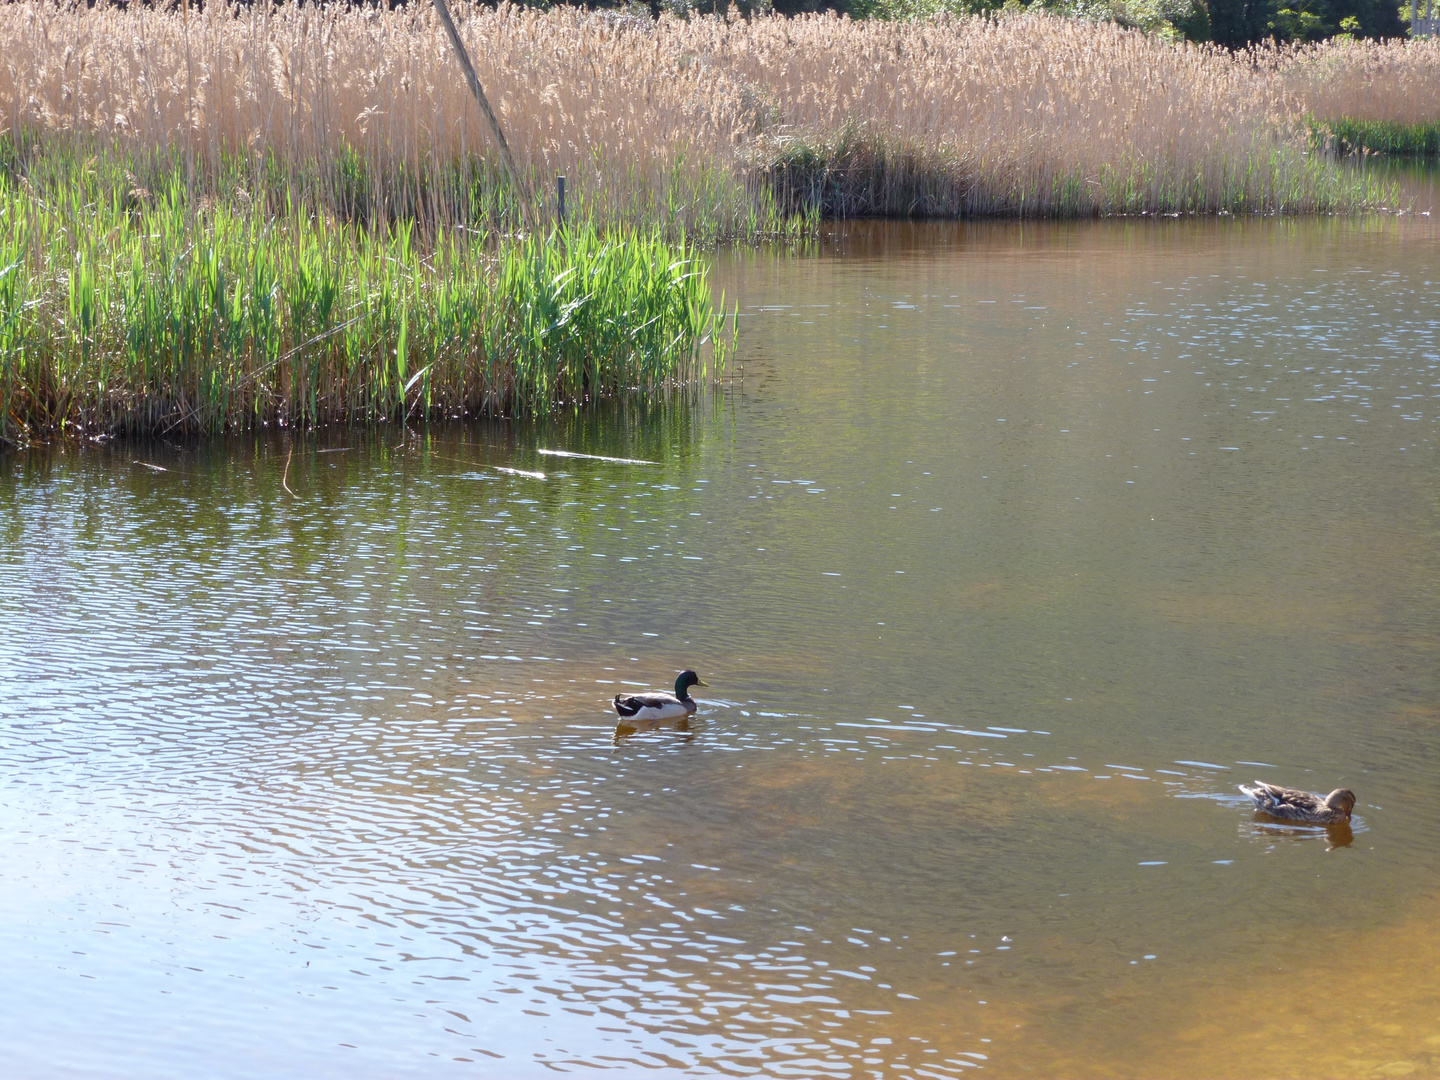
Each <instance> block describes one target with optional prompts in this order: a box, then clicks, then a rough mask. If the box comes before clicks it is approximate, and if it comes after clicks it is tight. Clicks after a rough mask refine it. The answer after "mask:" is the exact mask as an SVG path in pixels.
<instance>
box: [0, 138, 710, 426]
mask: <svg viewBox="0 0 1440 1080" xmlns="http://www.w3.org/2000/svg"><path fill="white" fill-rule="evenodd" d="M130 164H132V163H130V162H123V161H122V162H114V161H111V160H108V159H106V158H104V157H101V156H92V157H89V158H85V159H83V160H82V159H78V158H76V159H71V160H70V161H69V162H68V166H67V165H66V163H61V162H56V161H54V160H46V161H45V163H44V167H43V168H37V169H35V170H34V171H33V173H31V174H26V175H21V176H20V177H18V178H17V177H16V176H15V175H14V174H13V173H7V172H4V171H0V410H3V411H0V418H3V423H4V430H3V432H0V434H4V435H5V436H6V437H8V438H10V439H12V440H16V441H19V440H23V439H26V438H34V437H37V436H41V435H44V434H47V433H51V432H55V431H60V430H67V429H68V430H71V431H79V432H92V433H93V432H97V431H101V432H115V431H143V432H152V433H153V432H215V431H220V430H224V429H227V428H240V427H247V426H258V425H270V424H275V425H290V426H295V425H300V426H305V425H314V424H321V423H326V422H330V421H338V420H352V421H353V420H357V419H358V420H381V419H402V418H404V417H415V416H421V417H429V416H442V415H443V416H455V415H462V414H490V415H495V414H514V413H533V412H543V411H545V410H547V409H550V408H552V407H553V406H555V405H558V404H566V403H571V402H577V401H584V400H589V399H595V398H600V397H605V396H613V395H618V394H624V393H637V394H640V395H652V394H656V393H663V392H666V391H669V390H673V389H676V388H678V387H682V386H691V385H694V384H695V383H697V382H698V381H700V380H703V379H705V378H706V377H708V376H711V375H714V374H715V373H716V372H717V370H718V368H719V366H722V365H723V363H724V359H725V343H726V340H727V336H726V333H727V332H726V321H725V319H724V317H723V316H722V315H720V314H717V312H716V310H715V308H714V307H713V305H712V302H711V298H710V294H709V289H708V286H707V285H706V283H705V279H704V267H703V264H702V263H701V262H700V261H699V260H698V259H697V258H696V256H695V254H694V252H693V251H692V249H691V248H690V247H689V246H688V245H686V244H685V243H684V242H683V241H678V242H677V241H667V240H664V239H663V238H661V237H660V236H659V235H658V234H657V233H655V232H653V231H651V232H627V231H623V230H622V231H617V232H612V233H611V234H609V235H602V234H601V233H600V232H598V231H597V230H596V229H595V228H593V227H592V226H580V227H577V228H575V229H572V230H571V231H569V232H568V233H567V234H566V235H565V236H564V237H541V236H530V237H524V238H519V239H506V238H501V239H499V240H495V239H494V238H491V237H487V236H485V235H482V234H477V233H475V232H474V231H472V230H468V229H464V228H453V227H452V228H441V229H435V230H434V231H432V232H431V233H429V234H427V235H422V234H421V232H420V230H419V228H418V226H417V225H416V223H415V222H413V221H398V222H394V223H392V224H388V225H384V226H381V225H371V226H369V227H362V226H359V225H356V224H353V223H348V222H345V221H340V220H336V219H327V218H326V217H324V216H320V215H316V214H313V213H310V212H308V211H305V210H304V209H299V208H297V206H296V204H294V203H292V204H291V206H290V208H289V209H288V210H287V211H286V212H282V213H277V212H275V210H274V209H273V208H272V207H269V206H267V205H265V201H264V200H261V199H255V198H251V197H249V196H248V195H247V194H246V193H245V192H244V191H243V189H242V190H238V191H237V192H235V193H233V194H232V195H231V196H230V197H229V198H225V199H212V198H200V199H197V198H194V197H192V193H191V192H190V191H189V190H188V189H187V186H186V181H185V175H184V169H183V167H181V166H179V165H177V166H176V167H174V168H173V169H172V170H171V171H170V173H169V174H168V176H167V175H164V174H159V175H158V177H157V181H153V182H155V186H154V187H152V188H146V189H140V188H137V187H136V186H134V182H133V181H134V173H133V171H132V170H131V169H130V168H129V167H128V166H129V165H130ZM156 168H157V166H156V165H155V163H153V162H152V163H151V171H152V173H154V171H155V169H156ZM707 342H708V343H709V344H708V345H707Z"/></svg>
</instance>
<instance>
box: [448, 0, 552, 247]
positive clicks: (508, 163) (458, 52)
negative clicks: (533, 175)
mask: <svg viewBox="0 0 1440 1080" xmlns="http://www.w3.org/2000/svg"><path fill="white" fill-rule="evenodd" d="M435 10H436V11H438V12H439V13H440V22H441V23H442V24H444V26H445V33H446V34H447V35H449V37H450V44H451V45H453V46H454V47H455V57H456V59H458V60H459V61H460V67H461V68H462V69H463V70H464V72H465V81H466V82H467V83H469V84H470V92H471V93H472V94H474V95H475V101H476V103H477V104H478V105H479V106H480V111H481V112H482V113H484V114H485V119H486V120H487V121H488V122H489V124H490V134H491V135H494V136H495V142H496V144H497V145H499V147H500V160H501V162H502V163H503V164H504V165H505V171H506V172H508V173H509V174H510V182H511V183H512V184H514V185H515V190H516V192H518V193H519V196H520V215H521V217H523V218H524V219H525V228H526V230H527V231H528V232H529V233H530V234H531V235H532V236H533V235H536V234H537V230H536V228H535V219H534V215H533V213H532V211H531V208H530V193H529V191H528V190H527V189H526V187H525V185H524V183H523V182H522V181H521V180H520V170H519V169H518V168H516V166H515V156H514V155H513V154H511V153H510V144H509V143H508V142H506V141H505V132H504V131H502V130H501V129H500V120H499V118H497V117H496V115H495V110H494V109H492V108H490V99H489V98H487V97H486V96H485V91H484V90H482V89H481V88H480V78H479V76H477V75H476V74H475V65H473V64H472V63H470V54H469V53H468V52H466V51H465V43H464V42H463V41H461V40H460V31H458V30H456V29H455V21H454V20H453V19H451V18H450V8H449V7H448V6H446V4H445V0H435Z"/></svg>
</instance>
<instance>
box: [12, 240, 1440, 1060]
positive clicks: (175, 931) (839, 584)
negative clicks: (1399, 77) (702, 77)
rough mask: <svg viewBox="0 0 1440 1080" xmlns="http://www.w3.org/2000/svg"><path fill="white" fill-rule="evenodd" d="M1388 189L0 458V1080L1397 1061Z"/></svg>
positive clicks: (1411, 461) (857, 260)
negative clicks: (639, 391) (1314, 797)
mask: <svg viewBox="0 0 1440 1080" xmlns="http://www.w3.org/2000/svg"><path fill="white" fill-rule="evenodd" d="M1417 217H1418V215H1417ZM1437 239H1440V236H1437V233H1436V232H1435V231H1432V230H1431V229H1430V227H1429V225H1428V224H1427V223H1426V222H1425V221H1423V220H1416V219H1408V220H1395V219H1391V220H1383V221H1381V220H1377V221H1370V222H1350V223H1337V222H1299V223H1296V222H1291V223H1265V222H1260V223H1254V222H1249V223H1247V222H1230V223H1225V222H1220V223H1214V222H1211V223H1193V222H1175V223H1148V222H1146V223H1134V222H1131V223H1105V222H1101V223H1086V224H1082V225H1068V226H1044V227H1036V226H1013V225H990V226H970V227H956V226H944V227H940V226H932V227H908V226H883V227H857V228H852V229H849V230H846V231H844V232H842V233H839V234H837V235H835V236H833V237H832V238H830V239H829V240H828V241H827V242H826V243H825V244H824V245H822V246H821V247H820V248H819V249H818V250H816V251H814V252H809V253H801V254H799V255H795V254H785V255H744V256H733V257H726V258H725V259H723V260H722V262H721V265H720V266H719V268H718V275H719V277H720V279H721V280H720V284H722V285H723V286H724V287H725V288H726V290H727V295H729V296H730V297H732V298H734V297H738V298H739V302H740V304H741V312H742V316H741V321H742V324H743V330H742V334H743V336H742V345H741V356H740V360H741V369H742V370H743V378H741V377H739V372H737V377H736V378H735V379H734V380H733V381H732V382H730V383H728V384H726V385H725V386H723V387H722V388H721V389H720V391H719V392H717V393H716V394H714V395H707V396H706V397H704V398H703V399H701V400H698V401H690V400H676V401H672V402H669V403H664V404H661V405H657V406H655V407H650V408H631V409H623V410H616V409H612V410H601V411H598V412H595V413H591V414H587V415H585V416H581V417H569V418H565V419H562V420H557V421H554V422H549V423H546V424H539V425H529V426H502V425H495V426H488V427H468V428H454V429H446V428H435V429H430V430H427V431H422V432H413V431H412V432H409V433H404V434H402V433H399V432H368V433H366V432H354V433H352V432H344V431H334V432H326V433H323V434H322V435H320V436H318V437H316V438H313V439H296V440H294V441H293V442H289V441H286V440H285V439H284V438H277V439H262V440H258V441H256V440H244V441H232V442H228V443H226V442H221V443H209V444H203V445H193V446H180V445H173V446H172V445H166V444H163V443H161V444H147V445H143V446H137V445H128V446H93V447H87V448H85V449H82V450H71V451H66V452H58V453H42V452H36V453H32V454H28V455H25V456H23V457H22V456H11V457H9V458H6V459H4V460H3V461H0V777H3V785H0V846H3V859H0V954H3V955H4V957H5V960H6V962H5V964H4V965H0V994H3V999H4V1000H5V1002H6V1003H7V1006H6V1009H5V1010H3V1011H0V1044H3V1045H4V1046H5V1047H6V1048H7V1055H8V1056H7V1066H6V1072H7V1075H10V1076H15V1077H46V1078H50V1077H95V1076H105V1077H146V1078H156V1077H172V1076H173V1077H193V1076H197V1075H206V1076H223V1077H277V1076H295V1077H307V1078H309V1077H327V1076H335V1077H342V1076H343V1077H354V1076H376V1077H379V1076H384V1077H392V1076H427V1077H428V1076H449V1075H464V1076H470V1075H478V1076H505V1077H527V1076H542V1075H550V1074H552V1073H557V1072H560V1073H570V1072H581V1073H592V1072H596V1071H599V1070H607V1071H609V1072H610V1073H611V1074H613V1075H640V1074H644V1073H650V1072H654V1071H660V1072H663V1073H665V1074H672V1073H673V1074H676V1075H694V1076H710V1075H761V1076H801V1077H831V1076H833V1077H863V1076H876V1077H894V1076H926V1077H935V1076H953V1075H961V1074H964V1073H968V1072H972V1071H975V1070H981V1071H986V1072H990V1073H993V1074H995V1075H1000V1076H1025V1075H1036V1076H1053V1075H1066V1076H1097V1077H1098V1076H1156V1075H1165V1076H1197V1077H1199V1076H1217V1075H1238V1074H1240V1073H1241V1072H1242V1071H1243V1072H1245V1073H1247V1074H1250V1073H1256V1074H1263V1075H1275V1076H1300V1075H1306V1076H1313V1075H1321V1076H1405V1075H1414V1076H1427V1075H1436V1074H1437V1073H1440V1040H1437V1038H1436V1032H1440V978H1437V976H1436V975H1435V974H1434V973H1435V971H1436V970H1437V969H1440V921H1437V918H1436V916H1437V914H1440V902H1437V891H1440V890H1437V886H1436V884H1435V883H1436V881H1437V874H1436V871H1437V869H1440V866H1437V863H1440V857H1437V851H1436V844H1435V841H1434V837H1435V835H1436V826H1437V824H1440V821H1437V817H1440V812H1437V810H1436V807H1437V805H1440V799H1437V796H1440V780H1437V775H1440V773H1437V770H1436V763H1437V750H1440V707H1437V705H1436V702H1437V701H1440V694H1437V690H1440V687H1437V681H1440V680H1437V671H1440V664H1437V660H1440V656H1437V652H1440V646H1437V637H1436V631H1437V622H1436V611H1437V603H1436V601H1437V595H1436V594H1437V587H1436V582H1437V581H1440V574H1437V571H1440V565H1437V563H1440V555H1437V550H1440V549H1437V545H1436V544H1435V537H1436V536H1437V535H1440V500H1437V497H1436V495H1435V492H1436V491H1437V490H1440V485H1437V479H1440V477H1437V469H1436V461H1435V434H1436V428H1435V423H1436V421H1435V417H1436V401H1437V397H1436V395H1437V392H1440V391H1437V386H1436V384H1437V383H1440V377H1437V369H1440V348H1437V341H1436V331H1437V313H1436V307H1435V296H1436V285H1435V282H1436V281H1437V280H1440V266H1437V259H1436V255H1435V253H1436V252H1437V251H1440V247H1437V245H1436V240H1437ZM555 449H562V450H566V451H569V452H572V453H582V454H593V455H601V456H604V457H611V458H624V459H629V460H627V461H625V462H617V461H604V460H597V459H594V458H575V457H557V456H554V455H548V454H542V453H541V452H540V451H542V450H555ZM646 462H650V463H653V464H645V463H646ZM687 666H688V667H694V668H695V669H697V670H698V671H699V672H700V674H701V675H702V676H703V677H704V678H705V680H706V682H708V683H709V684H711V685H710V689H709V690H708V691H697V696H698V697H699V698H700V700H701V702H702V704H701V707H700V710H699V713H698V714H697V716H696V717H695V719H694V721H693V723H692V725H691V727H690V729H689V730H683V731H679V730H658V731H653V732H647V733H644V734H640V735H636V736H633V737H630V738H625V739H621V740H619V741H617V740H616V739H615V738H614V737H613V732H614V717H613V714H611V713H610V712H609V711H608V699H609V698H610V697H612V696H613V695H614V694H616V693H618V692H622V691H628V690H631V689H634V688H638V687H656V688H664V687H665V686H667V685H668V683H670V682H671V681H673V679H674V674H675V672H676V671H678V670H679V669H680V668H682V667H687ZM1252 777H1259V778H1262V779H1267V780H1272V781H1276V782H1281V783H1290V784H1295V785H1300V786H1305V787H1309V788H1311V789H1319V790H1321V791H1328V790H1330V789H1331V788H1333V787H1337V786H1341V785H1345V786H1349V787H1352V788H1354V789H1355V790H1356V791H1357V792H1358V794H1359V805H1358V806H1357V810H1356V817H1355V820H1354V822H1353V823H1352V827H1351V828H1350V829H1349V830H1348V831H1346V830H1329V831H1326V830H1311V829H1284V828H1276V827H1273V826H1271V825H1267V824H1265V823H1264V822H1259V821H1256V820H1255V818H1254V817H1253V815H1252V814H1250V813H1249V812H1248V811H1247V810H1246V809H1245V807H1244V806H1243V805H1242V802H1241V800H1240V798H1239V796H1238V793H1237V792H1236V791H1235V784H1236V783H1237V782H1239V781H1244V780H1249V779H1251V778H1252Z"/></svg>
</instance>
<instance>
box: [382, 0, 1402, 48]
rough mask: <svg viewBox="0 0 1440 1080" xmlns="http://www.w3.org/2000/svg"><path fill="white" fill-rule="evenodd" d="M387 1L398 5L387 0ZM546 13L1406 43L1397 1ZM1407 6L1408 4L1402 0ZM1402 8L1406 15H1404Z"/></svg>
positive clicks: (605, 1) (791, 5)
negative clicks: (953, 19)
mask: <svg viewBox="0 0 1440 1080" xmlns="http://www.w3.org/2000/svg"><path fill="white" fill-rule="evenodd" d="M391 2H392V3H394V2H398V0H391ZM516 2H519V3H521V4H526V5H534V6H538V7H550V6H552V5H553V4H567V3H574V4H578V5H583V6H585V7H592V8H621V9H626V10H629V11H639V12H644V11H649V13H650V14H651V15H653V16H658V15H660V14H661V13H662V12H670V13H671V14H673V15H679V16H680V17H682V18H684V17H685V16H687V15H691V14H695V15H709V14H715V13H719V12H724V11H727V10H731V11H735V12H738V13H739V14H740V15H742V16H744V17H745V18H747V19H748V18H750V17H752V16H754V15H761V14H764V13H766V12H770V11H774V12H778V13H779V14H781V15H803V14H808V13H810V12H815V11H838V12H841V13H843V14H846V15H849V16H850V17H851V18H852V19H922V18H926V17H928V16H931V15H939V14H942V13H949V14H952V15H978V14H983V13H987V12H996V13H998V12H1006V11H1014V12H1021V11H1046V12H1050V13H1051V14H1055V15H1064V16H1069V17H1071V18H1077V19H1091V20H1095V21H1104V22H1114V23H1119V24H1120V25H1121V26H1130V27H1135V28H1136V29H1140V30H1144V31H1145V32H1146V33H1151V34H1159V35H1161V36H1162V37H1167V38H1171V39H1172V40H1182V39H1183V40H1189V41H1213V42H1215V44H1217V45H1223V46H1225V47H1226V48H1229V49H1243V48H1245V46H1247V45H1253V44H1255V43H1257V42H1260V41H1268V40H1272V39H1273V40H1277V41H1320V40H1322V39H1324V38H1330V37H1335V36H1336V35H1342V34H1343V35H1350V36H1353V37H1365V38H1394V37H1404V36H1405V33H1406V25H1407V24H1406V22H1405V20H1404V19H1403V18H1402V15H1401V8H1400V6H1398V5H1397V4H1396V0H516ZM1406 3H1407V4H1408V0H1406ZM1407 10H1408V9H1407Z"/></svg>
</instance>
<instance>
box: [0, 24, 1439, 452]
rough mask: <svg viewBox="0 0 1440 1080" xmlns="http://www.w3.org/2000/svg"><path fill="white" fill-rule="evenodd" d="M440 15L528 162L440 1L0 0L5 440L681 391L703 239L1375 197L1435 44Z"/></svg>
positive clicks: (706, 302) (1265, 207)
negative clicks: (561, 208) (485, 102)
mask: <svg viewBox="0 0 1440 1080" xmlns="http://www.w3.org/2000/svg"><path fill="white" fill-rule="evenodd" d="M459 15H460V20H459V21H460V32H461V35H462V37H464V38H466V39H468V40H469V41H470V42H471V43H472V48H471V52H473V53H474V55H475V60H476V68H477V71H478V75H479V78H480V80H481V81H482V82H483V83H484V84H485V85H486V86H487V87H488V88H489V93H490V95H491V97H493V99H494V100H495V107H496V112H497V114H498V116H499V118H500V121H501V123H502V124H503V125H504V127H505V129H506V130H507V131H508V133H509V135H508V138H509V142H510V143H511V145H512V146H513V147H514V149H515V152H516V154H515V156H516V158H517V159H518V162H519V170H518V180H517V178H516V177H514V176H512V175H510V174H508V173H506V172H502V171H501V170H500V168H499V166H498V163H497V160H496V159H495V157H494V154H493V153H492V149H493V148H492V147H491V145H490V141H489V140H490V136H489V134H488V132H487V129H485V128H483V127H482V126H481V119H480V116H479V110H478V109H476V107H475V103H474V101H473V100H472V99H471V98H470V96H469V92H468V90H467V88H466V87H465V85H464V83H463V81H462V80H461V79H460V78H459V76H458V71H457V69H456V66H455V63H454V60H453V58H452V55H451V53H450V50H449V45H448V43H447V41H446V39H445V37H444V35H443V32H442V30H441V28H440V26H439V23H438V21H437V19H436V18H435V16H434V13H433V12H432V11H431V10H430V9H429V8H428V7H418V8H416V7H412V8H409V9H405V10H400V11H380V10H375V9H363V10H362V9H337V8H317V7H313V6H312V7H305V6H300V5H281V6H277V7H266V6H240V7H227V6H224V5H207V6H206V7H205V8H204V10H203V11H200V12H186V11H180V10H177V11H170V12H165V11H158V10H153V9H149V8H146V7H143V6H132V7H127V8H123V9H122V8H110V7H105V8H101V7H97V8H89V9H87V8H75V7H67V6H63V5H59V4H54V3H49V2H27V3H15V4H7V5H3V6H0V52H3V53H4V55H6V56H7V57H8V58H10V60H9V62H8V63H7V64H6V65H5V66H4V68H3V69H0V108H3V115H4V117H5V129H4V131H3V132H0V226H3V227H0V439H4V440H6V441H9V442H11V443H15V442H23V441H26V440H31V439H34V438H40V437H48V436H50V435H53V434H56V433H60V432H66V431H69V432H75V433H95V432H97V431H104V432H115V431H135V432H150V433H154V432H177V431H183V432H207V431H217V430H222V429H227V428H235V427H247V426H255V425H267V424H283V425H313V424H319V423H324V422H326V421H329V420H338V419H346V420H355V419H361V420H363V419H379V418H392V419H398V418H402V417H418V416H436V415H450V416H453V415H459V414H466V415H469V414H475V413H488V414H496V413H504V414H513V413H520V412H528V411H538V410H545V409H549V408H552V407H554V406H556V405H562V404H572V403H576V402H583V401H586V400H593V399H594V398H596V397H600V396H605V395H614V394H630V393H640V394H652V393H656V392H663V391H665V390H668V389H674V388H676V387H679V386H691V387H693V386H694V385H696V384H697V383H698V382H700V381H703V380H704V379H705V378H707V377H711V376H713V375H714V373H715V372H716V371H717V370H718V369H719V368H720V367H721V366H722V365H723V363H724V357H725V349H726V344H725V343H726V342H727V341H728V340H729V337H728V335H730V334H732V333H733V324H727V321H726V320H725V318H724V317H723V305H721V304H717V303H716V302H715V301H713V300H712V298H711V296H710V292H709V289H708V287H707V285H706V281H705V266H704V261H703V259H702V258H700V257H699V256H698V255H697V254H696V252H697V250H698V249H700V248H703V247H707V246H710V245H714V244H717V243H726V242H740V243H757V242H774V241H777V240H778V241H782V242H794V241H797V240H806V239H809V238H813V237H814V236H815V235H817V233H818V230H819V227H820V222H821V220H822V219H824V218H827V217H838V218H844V217H861V216H894V217H950V218H955V217H967V216H984V215H989V216H1003V217H1051V218H1054V217H1079V216H1098V215H1107V214H1134V215H1182V214H1184V215H1189V214H1234V215H1246V214H1266V215H1270V214H1317V213H1318V214H1351V213H1359V212H1365V211H1369V210H1373V209H1378V208H1385V209H1395V208H1397V203H1398V199H1397V193H1396V188H1395V187H1394V185H1392V184H1390V183H1389V182H1387V181H1385V180H1383V179H1379V178H1377V177H1376V175H1375V174H1374V173H1373V172H1371V171H1367V170H1363V169H1357V168H1353V167H1351V166H1350V165H1349V164H1347V162H1346V160H1345V159H1344V157H1343V152H1344V151H1347V150H1353V149H1361V150H1368V151H1383V152H1410V153H1417V152H1418V153H1422V154H1423V153H1431V152H1433V150H1434V146H1435V140H1436V132H1437V130H1440V127H1437V125H1440V45H1437V44H1435V43H1434V42H1408V43H1403V42H1402V43H1394V42H1392V43H1374V42H1341V43H1329V44H1324V45H1318V46H1303V47H1296V48H1284V49H1280V48H1261V49H1255V50H1251V51H1250V52H1248V53H1242V54H1231V53H1227V52H1224V51H1223V50H1217V49H1212V48H1208V47H1199V46H1194V45H1189V44H1184V43H1179V44H1177V43H1173V42H1168V41H1165V40H1163V39H1161V38H1159V37H1156V36H1153V35H1145V34H1142V33H1139V32H1137V31H1133V30H1125V29H1123V28H1120V27H1118V26H1115V25H1112V24H1104V23H1091V22H1084V21H1080V20H1075V19H1061V18H1052V17H1048V16H1035V15H1025V16H1017V17H998V18H997V17H989V18H968V19H967V18H937V19H931V20H915V21H911V22H904V23H880V22H852V21H850V20H848V19H845V18H837V17H835V16H833V15H830V16H816V17H806V18H796V19H784V18H778V17H775V18H771V17H765V18H754V19H750V20H740V19H737V18H724V17H711V18H692V19H689V20H679V19H674V18H669V17H666V18H661V19H659V20H650V19H646V18H640V17H636V16H634V15H628V14H617V13H614V12H603V11H602V12H590V11H583V10H578V9H565V10H556V11H549V12H542V11H538V10H535V9H518V8H513V7H507V6H502V7H499V8H493V9H491V8H473V9H468V10H462V11H460V12H459ZM562 175H563V176H565V177H566V178H567V181H568V202H569V209H570V217H569V221H568V222H567V223H562V222H561V221H560V220H559V216H558V214H557V206H556V203H555V189H554V185H555V181H556V178H557V177H558V176H562ZM717 343H718V345H717Z"/></svg>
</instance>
